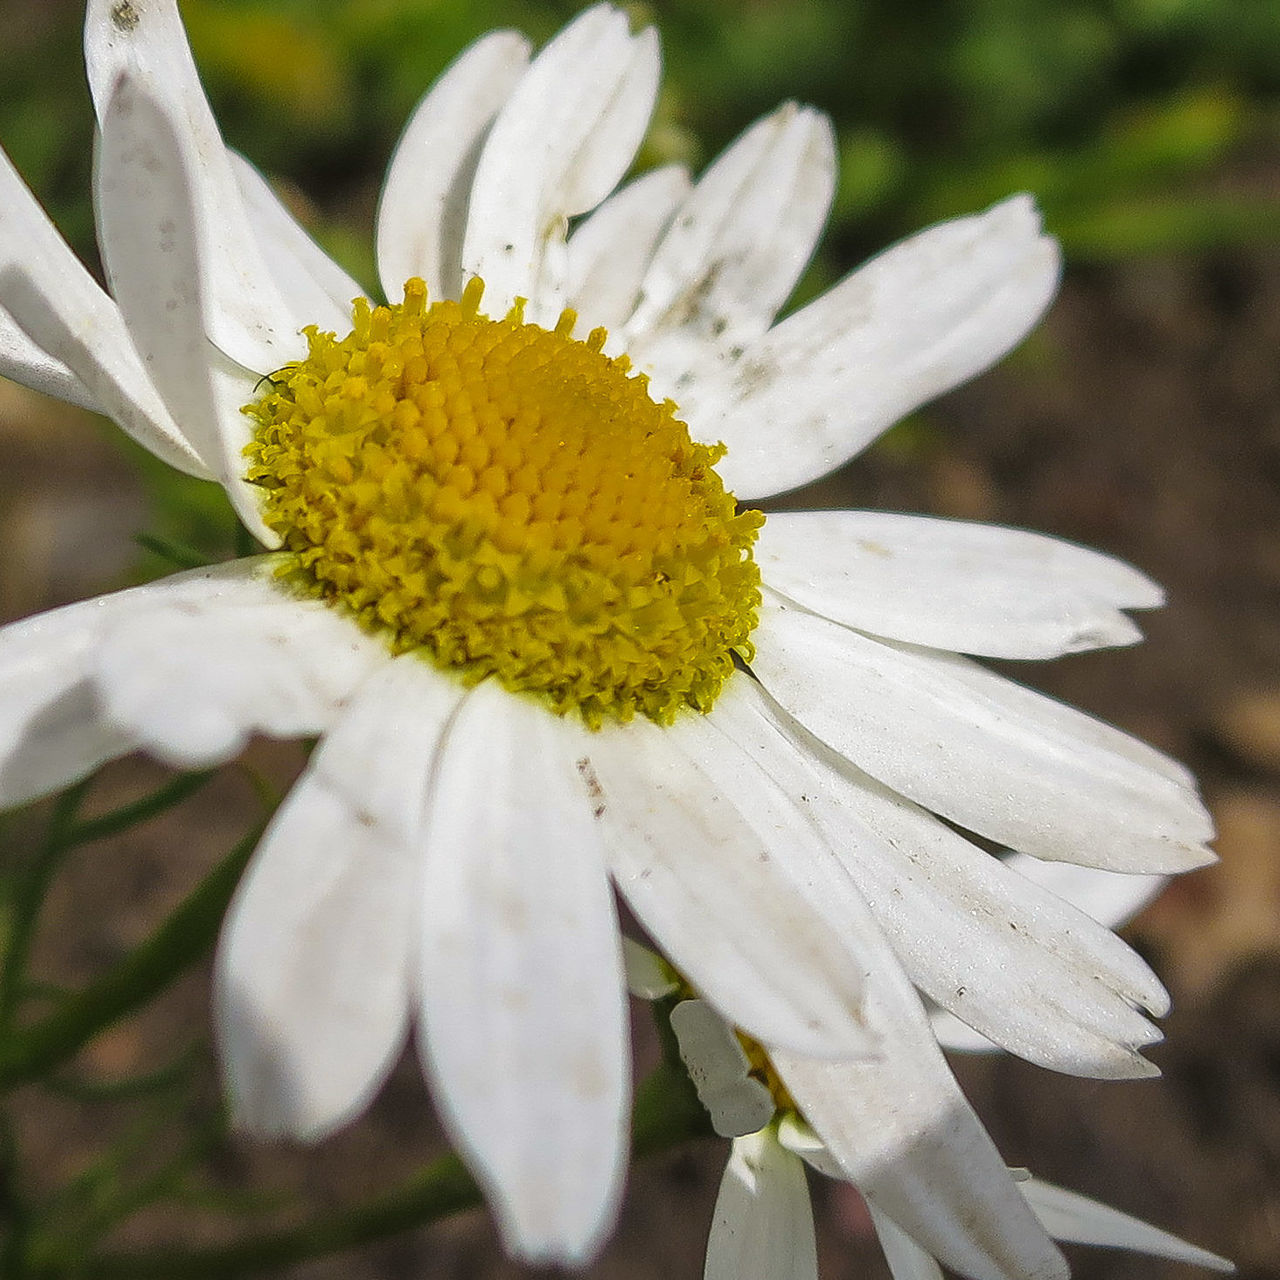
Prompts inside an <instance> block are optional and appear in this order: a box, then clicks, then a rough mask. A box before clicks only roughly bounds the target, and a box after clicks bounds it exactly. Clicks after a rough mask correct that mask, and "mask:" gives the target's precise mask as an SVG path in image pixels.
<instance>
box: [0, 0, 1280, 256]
mask: <svg viewBox="0 0 1280 1280" xmlns="http://www.w3.org/2000/svg"><path fill="white" fill-rule="evenodd" d="M4 7H7V8H9V9H11V10H13V15H12V17H13V18H22V17H23V16H24V11H25V10H29V11H30V13H29V14H27V15H25V16H32V15H36V14H38V15H39V20H38V21H14V20H11V21H10V22H8V23H7V24H6V29H7V31H8V33H9V35H8V38H7V40H6V47H5V50H4V51H3V52H0V77H2V79H0V83H3V84H4V85H5V86H6V90H5V93H4V95H3V100H2V101H0V141H3V143H4V145H5V146H6V148H7V149H8V150H9V151H10V153H11V154H12V155H13V156H14V158H15V160H16V161H17V163H18V164H19V167H20V168H21V169H22V170H23V172H24V173H25V174H26V175H27V176H28V178H29V180H30V181H31V183H32V185H33V186H34V187H35V188H36V189H37V191H38V192H39V193H40V195H41V197H42V198H43V199H45V200H46V201H47V202H48V203H49V205H50V207H51V208H52V210H53V212H54V214H55V216H56V217H57V219H58V221H59V223H60V224H61V225H62V226H63V227H64V229H65V230H66V232H67V234H68V236H69V237H70V238H71V239H72V240H73V242H74V243H75V244H76V246H77V247H78V248H79V249H80V250H81V251H82V252H84V253H85V254H86V255H88V256H91V255H92V241H91V228H92V215H91V212H90V209H89V205H88V199H87V190H88V183H87V177H88V169H89V154H90V118H89V111H88V104H87V100H86V94H85V92H84V89H83V85H82V79H83V77H82V73H81V70H80V65H79V58H80V55H79V48H78V43H79V23H80V19H81V6H80V5H78V4H75V3H52V2H50V0H7V3H6V4H5V6H4ZM581 7H582V6H581V5H579V4H574V3H567V2H565V0H559V2H558V0H327V2H325V3H313V0H184V3H183V4H182V9H183V13H184V16H185V18H186V21H187V25H188V29H189V31H190V35H191V40H192V43H193V46H194V48H195V51H196V56H197V59H198V61H199V63H200V66H201V70H202V73H203V75H204V78H205V81H206V84H207V86H208V89H209V92H210V96H211V97H212V98H213V100H214V104H215V107H216V109H217V111H218V114H219V119H220V120H221V121H222V124H223V127H224V130H225V132H226V134H227V137H228V139H229V140H230V141H231V142H232V144H233V145H235V146H237V147H239V148H240V149H242V150H243V151H245V152H246V153H247V154H249V155H250V156H251V157H252V158H253V159H254V160H255V161H257V162H258V164H259V165H261V166H262V167H263V168H265V169H266V170H267V171H268V172H270V173H271V174H273V175H274V176H276V177H278V178H280V179H282V180H284V181H285V182H286V183H287V184H288V185H289V187H290V188H291V189H292V190H293V191H294V193H295V194H296V196H297V197H298V201H299V206H300V208H301V209H302V211H303V213H304V215H306V216H307V217H308V219H309V220H310V221H311V222H312V224H313V225H314V226H315V227H316V228H317V232H318V234H319V236H320V238H321V239H322V240H323V241H324V242H325V243H326V245H327V246H328V247H330V249H331V250H332V251H333V252H334V253H335V254H336V255H337V256H339V257H341V258H342V259H343V260H344V261H345V262H346V263H347V264H348V265H349V266H350V267H351V268H352V269H353V270H355V271H356V273H357V274H358V275H360V277H361V278H362V279H366V280H368V279H369V277H370V274H371V273H370V270H369V269H370V266H371V261H372V259H371V254H370V249H369V243H368V240H369V237H368V234H367V228H368V224H369V221H370V218H371V214H372V209H373V204H374V200H375V198H376V191H377V183H378V180H379V176H380V174H381V172H382V169H383V167H384V165H385V163H386V159H387V156H388V155H389V153H390V151H391V148H392V147H393V146H394V143H395V139H396V136H397V134H398V132H399V130H400V127H401V125H402V123H403V121H404V119H405V118H406V116H407V114H408V112H409V110H410V109H411V108H412V106H413V104H414V102H415V101H416V99H417V98H418V96H419V95H420V94H421V92H422V91H423V89H424V88H425V87H426V86H427V85H428V84H429V83H430V82H431V81H432V79H433V78H434V77H435V76H436V75H437V74H438V73H439V72H440V70H441V69H442V68H443V67H444V66H445V65H446V64H447V63H448V61H449V60H450V59H451V58H452V57H453V56H454V55H455V54H456V53H457V52H458V50H460V49H461V48H462V47H463V45H465V44H466V43H467V42H468V41H469V40H472V39H474V38H475V37H476V36H477V35H479V34H480V33H481V32H483V31H485V30H488V29H490V28H492V27H495V26H514V27H517V28H520V29H522V30H524V31H526V32H528V33H529V34H530V35H531V36H532V37H533V39H534V40H535V41H542V40H544V39H546V38H547V37H548V36H549V35H550V34H552V33H553V32H554V31H555V30H556V29H557V28H558V27H559V26H560V25H562V23H563V22H564V21H565V20H566V19H567V18H568V17H569V16H571V14H572V13H573V12H574V11H576V10H577V9H578V8H581ZM630 8H631V10H632V12H633V14H634V17H635V19H636V20H637V21H638V22H643V21H649V20H652V21H655V22H656V23H657V24H658V26H659V28H660V29H661V32H662V35H663V46H664V53H665V59H666V66H667V75H666V80H665V84H664V89H663V100H662V103H661V105H660V108H659V112H658V117H657V120H656V122H655V126H654V129H653V130H652V132H651V135H650V139H649V142H648V143H647V144H646V148H645V152H644V154H643V155H642V157H641V160H640V163H641V164H642V165H648V164H652V163H657V162H659V161H666V160H671V159H677V160H683V161H687V162H690V163H692V164H694V165H695V166H696V165H700V164H702V163H703V162H705V160H706V159H707V158H708V157H709V156H710V155H712V154H714V153H715V151H717V150H718V149H719V148H720V147H721V146H722V145H724V143H726V142H727V141H728V140H729V139H730V138H731V137H732V136H733V135H734V134H735V133H736V132H738V131H739V130H740V129H741V128H742V127H744V126H745V125H746V124H747V123H749V121H750V120H751V119H752V118H754V117H755V116H757V115H759V114H760V113H762V112H764V111H766V110H769V109H770V108H771V107H773V106H774V105H775V104H776V103H777V102H778V101H780V100H782V99H784V98H788V97H793V98H798V99H801V100H804V101H808V102H812V103H814V104H816V105H817V106H819V107H821V108H822V109H824V110H826V111H828V112H829V113H830V114H831V115H832V117H833V118H834V120H835V122H836V125H837V128H838V131H839V136H840V151H841V161H842V166H841V179H840V186H839V190H838V194H837V199H836V207H835V211H834V216H833V222H832V227H831V231H830V234H829V235H828V238H827V246H826V248H825V250H824V253H825V258H824V259H823V261H822V262H821V263H820V264H819V276H820V277H821V278H829V277H830V276H832V275H834V274H835V273H837V272H839V271H842V270H844V269H846V268H847V267H848V266H849V265H851V263H852V262H853V261H855V260H856V259H857V258H858V257H859V256H861V255H862V254H864V253H866V252H868V251H870V250H871V249H873V248H875V247H876V246H878V245H881V244H883V243H885V242H886V241H888V240H892V239H895V238H897V237H899V236H901V235H904V234H906V233H907V232H909V231H911V230H913V229H915V228H916V227H919V226H920V225H922V224H924V223H927V222H931V221H935V220H937V219H939V218H943V217H947V216H950V215H953V214H957V213H962V212H966V211H970V210H973V209H976V208H980V207H983V206H985V205H987V204H990V203H991V202H992V201H994V200H997V199H999V198H1000V197H1002V196H1004V195H1006V194H1008V193H1009V192H1010V191H1013V190H1030V191H1033V192H1034V193H1035V194H1036V195H1037V196H1038V198H1039V199H1040V201H1041V203H1042V205H1043V206H1044V208H1045V211H1046V217H1047V221H1048V224H1049V227H1050V229H1051V230H1053V231H1054V232H1056V233H1057V234H1058V235H1059V236H1060V237H1061V238H1062V239H1063V241H1064V244H1065V246H1066V248H1067V252H1068V257H1069V258H1070V259H1072V260H1075V261H1082V260H1105V259H1109V258H1115V257H1121V256H1129V255H1132V254H1136V253H1159V252H1167V251H1197V250H1205V249H1212V248H1219V247H1222V246H1230V245H1233V244H1240V243H1251V242H1256V241H1259V240H1264V239H1268V240H1270V239H1275V238H1276V236H1277V233H1278V232H1280V196H1277V194H1276V193H1275V191H1274V190H1270V191H1269V190H1267V189H1266V188H1265V185H1264V183H1263V181H1262V179H1261V178H1259V179H1257V180H1255V181H1253V182H1251V181H1250V177H1251V169H1254V168H1259V167H1260V166H1259V165H1257V164H1255V163H1252V162H1254V161H1255V159H1256V158H1257V157H1259V156H1261V155H1264V154H1266V153H1267V152H1270V153H1271V154H1274V147H1275V145H1276V143H1277V141H1278V140H1280V5H1277V4H1276V3H1274V0H1067V2H1065V3H1061V2H1057V0H1054V2H1049V0H968V2H967V3H965V4H955V3H953V2H952V0H915V3H907V4H903V3H900V2H898V0H862V3H848V0H746V2H745V3H744V2H743V0H652V2H651V3H648V4H643V3H637V4H632V5H631V6H630ZM0 11H2V10H0ZM15 32H16V33H18V34H15Z"/></svg>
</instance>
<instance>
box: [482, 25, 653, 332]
mask: <svg viewBox="0 0 1280 1280" xmlns="http://www.w3.org/2000/svg"><path fill="white" fill-rule="evenodd" d="M658 61H659V60H658V41H657V35H656V33H655V32H654V31H653V29H652V28H648V29H646V30H645V31H642V32H641V33H640V34H639V35H637V36H632V35H631V34H630V33H629V31H628V26H627V18H626V16H625V15H624V14H622V13H619V12H618V11H617V10H616V9H611V8H609V7H608V6H605V5H597V6H596V7H595V8H592V9H588V10H587V11H586V12H585V13H583V14H581V15H580V16H579V17H577V18H575V19H574V21H573V22H571V23H570V24H569V25H568V26H567V27H565V28H564V30H563V31H561V32H560V34H559V35H558V36H556V37H555V39H553V40H552V41H551V42H550V43H549V44H548V45H547V46H546V48H545V49H543V51H542V52H541V53H540V54H539V55H538V57H537V58H536V59H535V60H534V62H533V64H532V65H531V66H530V68H529V70H528V71H527V72H526V73H525V75H524V77H523V78H522V79H521V80H520V83H519V84H518V85H517V86H516V88H515V91H514V92H513V93H512V95H511V97H510V99H509V100H508V102H507V104H506V106H505V107H503V109H502V111H501V112H500V113H499V114H498V118H497V119H496V120H495V121H494V124H493V129H492V130H491V132H490V134H489V137H488V139H487V140H486V142H485V144H484V148H483V150H482V151H481V153H480V162H479V165H478V166H477V168H476V177H475V183H474V185H473V187H472V191H471V207H470V211H469V213H468V216H467V232H466V238H465V242H464V249H463V255H462V256H463V267H464V269H465V272H466V273H467V274H469V275H477V276H480V277H481V278H482V279H483V280H484V282H485V297H484V307H485V310H486V312H487V313H488V314H490V315H502V314H503V313H504V312H505V311H506V310H507V308H508V307H510V306H511V304H512V302H514V300H515V299H516V298H517V297H524V298H528V299H529V302H530V309H529V311H528V313H527V315H528V318H529V319H530V320H533V321H536V322H543V321H548V322H549V321H553V320H554V319H555V317H556V315H557V313H558V312H559V310H560V308H561V307H562V306H563V286H564V273H565V248H564V236H565V229H566V220H567V219H568V218H570V217H572V216H573V215H574V214H578V213H584V212H586V210H588V209H591V208H594V207H595V206H596V205H597V204H599V203H600V201H601V200H603V199H604V198H605V196H607V195H608V194H609V192H610V191H611V190H612V189H613V188H614V186H615V185H616V184H617V182H618V180H619V179H620V178H621V177H622V175H623V174H624V173H625V172H626V170H627V166H628V165H629V164H630V163H631V158H632V156H634V155H635V152H636V148H637V147H638V146H639V145H640V140H641V138H643V137H644V131H645V128H646V127H647V125H648V123H649V116H650V115H651V114H652V111H653V103H654V99H655V97H656V95H657V88H658Z"/></svg>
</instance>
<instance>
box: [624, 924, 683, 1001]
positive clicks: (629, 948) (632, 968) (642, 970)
mask: <svg viewBox="0 0 1280 1280" xmlns="http://www.w3.org/2000/svg"><path fill="white" fill-rule="evenodd" d="M622 965H623V969H624V970H625V972H626V975H627V990H628V991H630V992H631V994H632V995H633V996H635V997H636V998H637V999H639V1000H661V999H662V997H663V996H669V995H670V994H671V993H672V992H673V991H675V990H676V989H677V988H678V987H679V986H680V976H679V974H677V973H676V971H675V970H674V969H673V968H672V967H671V966H670V965H669V964H668V963H667V962H666V961H665V960H664V959H663V958H662V957H661V956H660V955H658V954H657V953H656V952H653V951H650V950H649V948H648V947H642V946H641V945H640V944H639V943H638V942H636V941H635V940H634V939H633V938H628V937H626V936H625V935H624V937H623V939H622Z"/></svg>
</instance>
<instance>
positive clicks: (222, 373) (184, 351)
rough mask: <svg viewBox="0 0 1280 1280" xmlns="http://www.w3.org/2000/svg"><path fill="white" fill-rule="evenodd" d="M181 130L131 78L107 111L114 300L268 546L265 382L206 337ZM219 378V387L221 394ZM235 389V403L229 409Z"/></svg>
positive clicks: (102, 193)
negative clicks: (258, 421) (254, 426)
mask: <svg viewBox="0 0 1280 1280" xmlns="http://www.w3.org/2000/svg"><path fill="white" fill-rule="evenodd" d="M177 128H178V123H177V122H176V121H175V120H174V119H173V118H172V117H171V115H170V114H169V110H168V109H167V107H166V105H165V104H164V103H163V102H162V101H161V100H160V99H159V98H158V97H156V96H155V86H153V85H148V84H147V83H146V82H144V81H142V80H140V79H137V78H136V77H133V76H131V75H129V74H124V75H122V76H121V77H120V80H119V82H118V84H117V86H116V90H115V92H114V93H113V94H112V96H111V99H110V101H109V102H108V103H107V104H106V106H105V107H104V108H103V110H102V142H101V152H100V157H99V159H100V167H99V178H98V217H99V228H98V230H99V237H100V240H101V243H102V256H103V262H104V263H105V264H106V266H107V269H108V271H109V273H110V275H111V278H112V280H113V282H114V288H115V295H116V300H117V302H118V303H119V304H120V310H121V312H122V313H123V315H124V317H125V321H126V323H127V324H128V326H129V332H130V334H131V336H132V337H133V340H134V343H135V345H136V346H137V348H138V352H139V354H140V355H141V356H142V359H143V363H144V364H145V366H146V368H147V372H148V374H149V375H150V377H151V380H152V381H153V382H154V383H155V385H156V388H157V389H158V390H159V392H160V394H161V395H162V396H163V397H164V401H165V404H166V405H167V406H168V408H169V411H170V412H171V413H172V414H173V416H174V418H175V419H176V420H177V421H179V422H181V423H182V424H183V429H184V431H185V432H186V434H187V437H188V438H189V439H190V440H191V442H192V444H193V445H194V446H195V448H196V450H197V451H198V452H199V454H200V456H201V457H202V458H204V459H205V460H206V461H207V462H208V463H209V465H210V467H211V468H212V469H213V471H214V474H215V475H216V477H217V479H218V480H219V481H220V482H221V483H222V486H223V487H224V488H225V489H226V491H227V496H228V497H229V498H230V499H231V502H232V504H233V505H234V506H235V508H236V512H237V514H238V515H239V516H240V519H241V520H242V521H243V522H244V524H245V527H246V528H247V529H249V531H250V532H251V533H253V534H254V535H255V536H256V537H258V538H259V540H260V541H262V542H263V543H264V544H265V545H266V546H268V547H274V546H278V545H279V543H280V539H279V537H277V536H276V535H275V534H274V533H272V532H271V531H270V530H269V529H267V527H266V526H265V525H264V524H263V521H262V516H261V497H260V493H261V491H260V490H259V489H258V488H257V487H256V486H253V485H249V484H247V483H246V481H245V480H244V473H245V470H246V469H247V464H246V461H245V457H244V447H245V445H246V444H247V443H248V440H249V436H250V424H249V420H248V419H247V418H246V417H245V415H244V414H242V413H241V412H240V407H241V406H242V405H244V404H245V403H246V402H247V401H248V400H250V399H252V398H253V388H254V385H255V383H256V382H257V381H258V379H257V378H256V377H255V376H254V375H253V374H251V373H248V372H247V371H246V370H241V369H239V368H238V367H236V366H234V365H231V364H230V363H229V362H228V361H227V359H226V357H225V356H223V355H222V353H221V352H219V351H217V350H216V349H215V348H214V347H213V345H212V344H211V343H210V342H209V340H208V338H207V337H206V336H205V322H204V319H203V313H204V309H205V306H206V304H207V299H206V297H205V288H206V284H207V276H206V275H205V274H204V273H205V272H206V271H207V267H208V264H207V261H206V259H205V256H204V250H203V249H202V246H201V244H200V240H199V235H198V230H197V224H196V217H197V210H196V208H195V206H194V204H193V198H194V195H195V192H194V188H193V181H194V177H193V174H192V172H191V170H190V167H189V162H188V158H187V155H186V154H185V152H184V148H183V146H182V143H181V141H180V139H179V136H178V134H177V132H176V130H177ZM215 378H217V379H219V380H220V384H221V385H220V386H218V387H215ZM228 382H229V384H230V385H229V388H228V390H229V395H230V401H231V403H229V404H227V403H225V401H224V390H223V388H224V386H225V385H226V384H227V383H228Z"/></svg>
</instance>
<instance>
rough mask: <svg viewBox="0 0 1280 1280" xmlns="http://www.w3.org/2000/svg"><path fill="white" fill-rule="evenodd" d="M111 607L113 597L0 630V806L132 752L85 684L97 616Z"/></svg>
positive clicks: (55, 788)
mask: <svg viewBox="0 0 1280 1280" xmlns="http://www.w3.org/2000/svg"><path fill="white" fill-rule="evenodd" d="M104 602H105V603H104ZM117 607H119V597H112V596H105V597H102V598H101V599H99V600H87V601H83V602H81V603H80V604H74V605H67V606H66V607H65V608H62V609H54V610H53V611H51V612H49V613H42V614H37V615H36V616H35V617H34V618H28V619H26V620H25V621H23V622H15V623H13V624H12V625H11V626H7V627H5V628H3V629H0V808H5V809H7V808H12V807H13V806H15V805H20V804H27V803H29V802H30V801H32V800H37V799H39V798H40V797H41V796H46V795H50V794H51V793H53V792H55V791H59V790H61V789H62V788H63V787H65V786H69V785H70V784H71V783H72V782H76V781H78V780H79V779H80V778H83V777H86V776H87V775H88V774H90V773H92V772H93V770H94V769H96V768H97V767H98V766H99V765H100V764H102V763H104V762H105V761H107V760H110V759H113V758H114V757H116V756H122V755H125V754H127V753H128V752H129V751H131V750H132V748H133V743H132V742H131V740H130V738H129V736H128V735H127V734H125V733H122V732H121V731H120V730H118V729H116V728H115V727H113V726H112V725H110V724H108V723H106V722H105V721H104V720H103V718H102V715H101V713H100V711H99V709H98V706H97V702H96V700H95V698H94V696H93V689H92V687H91V685H90V684H89V683H88V681H87V680H86V673H87V670H88V667H89V665H90V661H91V657H92V654H93V650H94V647H95V645H96V643H97V641H98V638H99V636H100V634H101V630H102V626H103V623H104V621H105V617H104V615H105V614H106V613H107V612H108V611H110V610H113V609H115V608H117ZM126 607H127V606H126Z"/></svg>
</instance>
